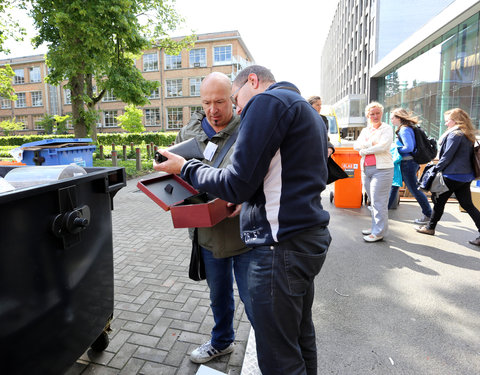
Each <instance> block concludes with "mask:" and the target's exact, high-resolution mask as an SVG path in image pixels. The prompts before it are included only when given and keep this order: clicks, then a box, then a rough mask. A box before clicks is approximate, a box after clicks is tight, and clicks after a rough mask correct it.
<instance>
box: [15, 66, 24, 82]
mask: <svg viewBox="0 0 480 375" xmlns="http://www.w3.org/2000/svg"><path fill="white" fill-rule="evenodd" d="M13 72H14V73H15V77H13V83H14V84H15V85H18V84H21V83H25V71H24V70H23V69H15V70H14V71H13Z"/></svg>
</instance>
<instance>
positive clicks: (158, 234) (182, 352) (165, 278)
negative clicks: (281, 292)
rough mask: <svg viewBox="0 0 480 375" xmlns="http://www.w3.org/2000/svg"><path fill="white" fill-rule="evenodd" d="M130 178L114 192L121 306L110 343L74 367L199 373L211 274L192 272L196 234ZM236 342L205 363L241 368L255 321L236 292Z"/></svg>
mask: <svg viewBox="0 0 480 375" xmlns="http://www.w3.org/2000/svg"><path fill="white" fill-rule="evenodd" d="M137 182H138V179H134V180H129V181H128V183H127V186H126V187H124V188H123V189H121V190H120V191H119V192H118V193H117V195H116V196H115V197H114V199H113V205H114V210H113V212H112V217H113V218H112V220H113V247H114V249H113V252H114V269H115V272H114V273H115V276H114V277H115V305H114V320H113V322H112V332H111V333H110V344H109V346H108V348H107V349H106V350H105V351H104V352H102V353H95V352H93V351H91V350H88V351H87V352H85V353H84V354H83V356H82V357H81V358H80V359H79V360H78V361H77V362H76V363H75V364H74V365H73V366H72V367H71V368H70V370H69V371H68V372H67V374H68V375H75V374H82V375H83V374H102V375H103V374H144V375H149V374H156V375H158V374H168V375H177V374H178V375H180V374H181V375H189V374H195V373H196V372H197V370H198V368H199V365H197V364H194V363H192V362H191V361H190V359H189V356H188V354H189V353H190V352H191V351H192V350H193V349H195V348H196V347H197V346H198V345H200V344H202V343H204V342H205V341H207V340H208V339H209V338H210V331H211V329H212V326H213V317H212V313H211V309H210V307H209V305H210V299H209V293H208V287H207V284H206V282H205V281H201V282H196V281H192V280H190V279H189V278H188V264H189V261H190V250H191V241H190V240H189V238H188V234H187V230H186V229H174V228H173V226H172V221H171V218H170V213H169V212H165V211H163V209H162V208H161V207H159V206H157V205H156V204H155V203H154V202H153V201H152V200H150V199H149V198H148V197H147V196H146V195H145V194H143V193H142V192H141V191H139V190H138V189H137V187H136V184H137ZM236 302H237V303H236V312H235V322H234V327H235V330H236V349H235V352H234V353H233V354H231V355H226V356H222V357H219V358H215V359H214V360H212V361H210V362H208V363H207V364H205V366H208V367H211V368H214V369H216V370H218V371H221V372H224V373H226V374H227V373H228V374H231V375H236V374H238V375H240V373H241V367H242V362H243V358H244V354H245V348H246V344H247V340H248V336H249V332H250V323H249V322H248V319H247V317H246V314H245V313H244V309H243V305H242V304H241V303H240V300H239V298H238V293H237V291H236Z"/></svg>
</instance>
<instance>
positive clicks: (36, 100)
mask: <svg viewBox="0 0 480 375" xmlns="http://www.w3.org/2000/svg"><path fill="white" fill-rule="evenodd" d="M42 106H43V100H42V92H41V91H33V92H32V107H42Z"/></svg>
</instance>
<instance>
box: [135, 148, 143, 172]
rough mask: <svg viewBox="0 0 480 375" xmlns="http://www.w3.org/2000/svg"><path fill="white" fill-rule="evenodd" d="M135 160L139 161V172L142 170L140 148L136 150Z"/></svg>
mask: <svg viewBox="0 0 480 375" xmlns="http://www.w3.org/2000/svg"><path fill="white" fill-rule="evenodd" d="M135 159H136V160H137V171H141V170H142V161H141V160H140V147H137V148H136V149H135Z"/></svg>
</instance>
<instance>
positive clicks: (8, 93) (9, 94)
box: [0, 64, 17, 100]
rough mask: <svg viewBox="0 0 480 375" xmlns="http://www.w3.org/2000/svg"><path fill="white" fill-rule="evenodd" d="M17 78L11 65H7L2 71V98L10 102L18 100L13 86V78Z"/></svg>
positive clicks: (0, 89)
mask: <svg viewBox="0 0 480 375" xmlns="http://www.w3.org/2000/svg"><path fill="white" fill-rule="evenodd" d="M13 76H15V73H14V72H13V70H12V68H11V67H10V65H8V64H7V65H5V67H3V68H1V69H0V97H2V98H4V99H9V100H17V95H15V90H14V89H13V85H12V77H13Z"/></svg>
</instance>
